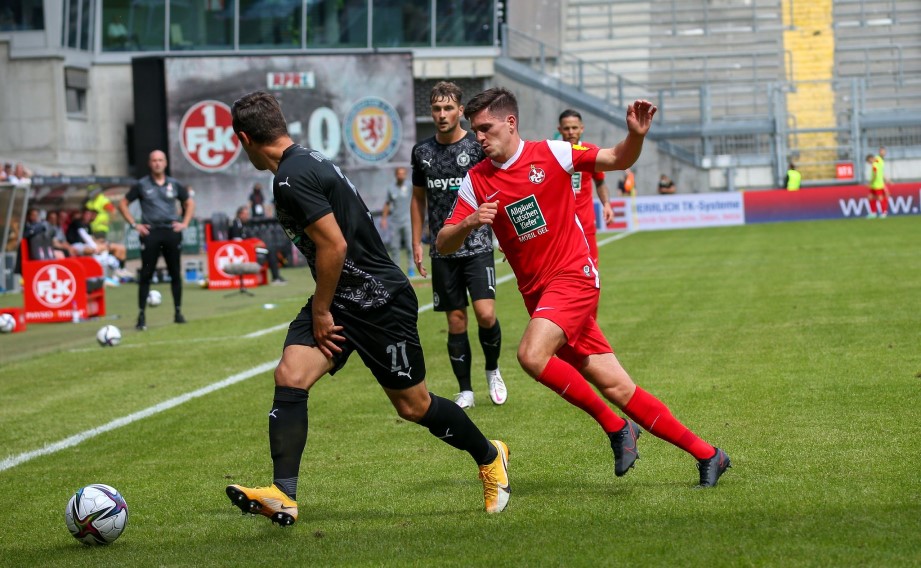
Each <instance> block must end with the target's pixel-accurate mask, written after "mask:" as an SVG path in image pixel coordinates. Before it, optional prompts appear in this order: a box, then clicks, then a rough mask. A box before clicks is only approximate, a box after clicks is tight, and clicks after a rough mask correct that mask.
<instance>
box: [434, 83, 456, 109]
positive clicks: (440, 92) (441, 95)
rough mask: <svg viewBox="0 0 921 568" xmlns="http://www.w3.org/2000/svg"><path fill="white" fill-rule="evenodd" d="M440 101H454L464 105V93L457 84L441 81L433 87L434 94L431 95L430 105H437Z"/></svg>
mask: <svg viewBox="0 0 921 568" xmlns="http://www.w3.org/2000/svg"><path fill="white" fill-rule="evenodd" d="M438 99H449V100H451V99H453V100H454V102H456V103H457V104H459V105H460V104H463V103H462V101H463V100H464V92H463V91H462V90H461V88H460V87H458V86H457V85H456V84H455V83H452V82H451V81H439V82H437V83H435V86H434V87H432V93H431V94H430V95H429V104H435V101H437V100H438Z"/></svg>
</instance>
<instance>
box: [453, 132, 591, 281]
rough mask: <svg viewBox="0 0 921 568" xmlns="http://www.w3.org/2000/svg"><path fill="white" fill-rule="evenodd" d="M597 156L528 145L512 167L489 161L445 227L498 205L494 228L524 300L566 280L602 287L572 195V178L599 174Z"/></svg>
mask: <svg viewBox="0 0 921 568" xmlns="http://www.w3.org/2000/svg"><path fill="white" fill-rule="evenodd" d="M597 154H598V149H597V148H594V149H589V148H586V147H584V146H572V145H570V144H569V143H568V142H565V141H562V140H548V141H543V142H532V141H524V142H522V144H521V146H519V148H518V152H516V153H515V155H514V156H512V158H511V159H509V161H507V162H506V163H504V164H498V163H496V162H493V161H492V160H484V161H483V162H481V163H479V164H477V166H476V167H474V168H473V169H471V170H470V171H469V172H468V173H467V177H466V178H464V181H463V183H462V184H461V188H460V190H459V192H458V199H457V206H456V207H455V208H454V213H452V215H451V217H450V218H449V219H448V220H447V221H446V222H445V224H446V225H455V224H457V223H460V222H461V221H463V220H464V219H465V218H466V217H467V216H468V215H470V214H471V213H473V212H474V211H476V210H477V209H478V208H479V206H480V203H484V202H487V201H490V202H497V203H498V204H499V210H498V213H497V215H496V218H495V220H494V221H493V225H492V228H493V231H495V233H496V238H497V239H499V246H501V247H502V251H503V252H504V253H505V255H506V258H507V259H508V262H509V264H510V265H511V267H512V270H514V271H515V276H516V277H517V278H518V289H519V290H521V293H522V294H525V295H527V294H534V293H540V292H541V291H542V290H543V289H544V288H545V287H546V285H547V284H548V283H549V282H551V281H553V280H555V279H558V278H561V277H569V278H588V279H591V280H593V282H594V285H595V287H600V282H599V279H598V271H597V268H596V266H595V263H594V261H592V258H591V254H590V253H589V247H588V241H587V240H586V237H585V233H584V232H583V230H582V225H581V223H580V222H579V219H578V217H577V216H576V200H575V196H574V193H573V191H572V189H571V188H572V179H571V177H572V174H573V173H574V172H577V171H578V172H592V171H594V169H595V157H596V156H597Z"/></svg>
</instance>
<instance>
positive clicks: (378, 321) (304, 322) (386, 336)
mask: <svg viewBox="0 0 921 568" xmlns="http://www.w3.org/2000/svg"><path fill="white" fill-rule="evenodd" d="M312 304H313V297H311V298H310V300H308V301H307V305H306V306H304V307H303V308H302V309H301V313H299V314H298V315H297V317H296V318H294V321H292V322H291V325H289V326H288V336H287V337H286V338H285V347H287V346H289V345H308V346H311V347H316V345H317V341H316V339H315V338H314V337H313V312H312ZM330 312H332V314H333V321H334V322H335V323H336V325H341V326H342V332H341V335H344V336H345V338H346V341H345V342H344V343H340V344H339V346H340V347H341V348H342V352H341V353H333V369H332V370H331V371H330V372H329V374H330V375H334V374H336V372H337V371H338V370H339V369H341V368H342V367H344V366H345V363H346V361H348V358H349V356H350V355H351V354H352V352H353V351H357V352H358V356H359V357H361V360H362V361H364V363H365V366H366V367H368V369H370V370H371V373H372V374H373V375H374V378H376V379H377V382H378V383H380V385H381V386H382V387H385V388H388V389H394V390H402V389H406V388H409V387H411V386H415V385H417V384H419V383H421V382H422V380H423V379H425V358H424V357H423V355H422V344H421V343H420V342H419V330H418V329H417V327H416V324H417V322H418V319H419V300H418V299H416V292H415V291H414V290H413V288H412V286H406V287H405V288H403V289H401V290H400V291H399V292H397V294H396V295H395V296H394V297H393V299H392V300H391V301H390V303H388V304H385V305H383V306H381V307H379V308H376V309H373V310H367V311H357V310H356V311H349V310H343V309H340V308H337V307H336V306H333V307H332V308H331V309H330Z"/></svg>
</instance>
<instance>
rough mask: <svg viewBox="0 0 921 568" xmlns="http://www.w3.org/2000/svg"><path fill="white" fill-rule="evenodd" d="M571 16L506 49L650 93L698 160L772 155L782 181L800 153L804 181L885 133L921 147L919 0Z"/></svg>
mask: <svg viewBox="0 0 921 568" xmlns="http://www.w3.org/2000/svg"><path fill="white" fill-rule="evenodd" d="M563 20H564V22H565V25H564V30H563V33H562V41H561V42H560V45H559V46H550V45H546V44H544V43H542V42H541V41H539V40H538V39H536V38H535V37H533V35H531V34H527V33H524V32H519V31H516V30H508V32H507V34H506V35H505V36H504V37H505V42H506V43H505V45H504V47H505V51H504V55H505V56H507V57H510V58H512V59H513V60H515V61H518V62H520V63H524V64H526V65H528V66H530V67H531V68H532V69H536V70H539V71H541V72H542V73H544V74H546V75H547V76H548V77H550V78H552V79H554V80H558V81H560V82H562V83H565V84H567V85H571V86H574V87H575V88H577V89H578V90H580V91H582V92H585V93H588V94H591V95H593V96H594V97H598V98H599V99H601V100H603V101H607V102H609V103H611V104H612V105H614V106H617V107H621V108H622V107H623V106H624V104H625V103H626V102H627V101H629V100H633V99H634V98H638V97H642V98H647V99H650V100H652V101H654V102H655V103H656V104H657V105H658V106H659V108H660V114H659V116H658V118H657V120H658V123H657V127H656V132H655V135H656V137H657V138H656V140H657V141H658V142H659V146H660V149H662V150H663V151H664V152H666V153H667V154H670V155H671V156H673V157H675V158H678V159H679V160H681V161H683V162H685V163H687V164H689V165H691V166H694V167H697V168H704V169H706V168H708V167H709V164H713V163H714V162H715V161H723V162H726V161H727V159H728V160H729V162H730V163H732V164H733V165H742V166H765V165H767V166H770V167H771V168H772V169H773V175H774V183H775V185H774V186H775V187H776V186H777V184H779V181H780V180H782V179H783V172H784V170H785V168H786V164H787V161H788V160H789V159H791V158H792V159H795V160H796V162H797V164H798V166H799V167H800V169H801V171H803V174H804V179H805V180H806V182H805V183H806V184H807V185H809V184H819V183H827V182H831V181H835V179H834V178H835V177H836V174H837V170H836V166H837V165H838V164H840V163H841V162H851V163H854V164H858V166H859V165H860V164H861V163H862V156H863V154H864V153H865V152H868V151H875V150H876V148H877V147H878V145H881V144H884V145H886V146H888V147H889V148H890V157H908V156H913V155H914V154H915V153H919V152H921V151H919V150H918V149H917V146H918V142H919V139H921V78H919V77H921V36H919V35H918V32H917V30H918V25H919V23H921V3H919V2H917V1H916V0H888V1H878V2H871V1H869V0H834V1H833V0H817V1H814V2H795V1H793V0H748V1H746V2H741V1H738V0H683V1H677V0H671V1H657V2H652V1H646V2H630V3H626V2H608V1H602V0H570V1H569V2H567V3H566V4H565V8H564V13H563ZM895 109H898V111H899V113H898V118H897V119H896V118H895V116H894V114H893V112H892V111H893V110H895ZM720 158H722V160H720ZM855 175H856V177H855V179H854V181H857V182H860V181H863V180H862V176H863V175H864V173H863V171H862V168H860V167H857V168H855Z"/></svg>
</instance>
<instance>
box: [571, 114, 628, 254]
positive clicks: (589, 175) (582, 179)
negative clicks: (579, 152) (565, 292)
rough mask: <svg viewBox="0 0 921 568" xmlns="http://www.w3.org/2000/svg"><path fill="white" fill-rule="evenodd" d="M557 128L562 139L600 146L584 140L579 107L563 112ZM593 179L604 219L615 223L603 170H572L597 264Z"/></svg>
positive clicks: (582, 219)
mask: <svg viewBox="0 0 921 568" xmlns="http://www.w3.org/2000/svg"><path fill="white" fill-rule="evenodd" d="M558 130H559V131H560V134H561V135H562V136H563V140H565V141H567V142H569V143H570V144H572V145H573V146H585V147H586V148H597V147H598V146H595V145H594V144H589V143H588V142H583V141H582V133H584V132H585V125H584V124H583V123H582V115H581V114H579V111H577V110H573V109H571V108H568V109H566V110H564V111H563V112H561V113H560V123H559V127H558ZM592 181H594V182H595V190H596V191H597V192H598V199H599V200H600V201H601V208H602V212H603V213H602V215H603V218H604V222H605V223H613V222H614V209H613V208H612V207H611V198H610V197H609V196H608V186H607V185H605V183H604V172H585V173H583V172H575V173H573V174H572V190H573V192H574V193H575V194H576V215H578V216H579V222H580V223H582V229H583V230H584V231H585V237H586V238H587V239H588V246H589V248H590V249H591V251H592V258H593V259H595V264H598V243H597V241H596V240H595V234H596V233H597V228H596V226H595V203H594V200H593V199H592Z"/></svg>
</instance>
